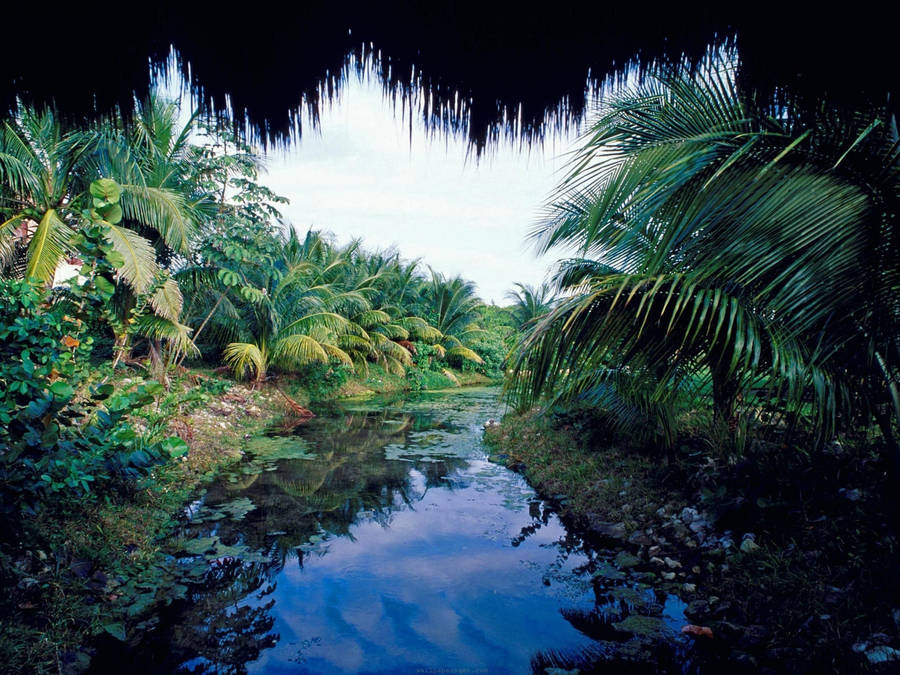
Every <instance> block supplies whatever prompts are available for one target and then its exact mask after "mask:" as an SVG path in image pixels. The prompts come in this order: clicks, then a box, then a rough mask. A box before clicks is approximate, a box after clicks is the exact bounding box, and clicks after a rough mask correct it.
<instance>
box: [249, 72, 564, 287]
mask: <svg viewBox="0 0 900 675" xmlns="http://www.w3.org/2000/svg"><path fill="white" fill-rule="evenodd" d="M572 140H574V136H571V137H568V138H557V139H548V140H547V142H546V145H545V147H544V148H538V147H534V148H532V149H531V150H528V149H523V150H516V149H514V148H512V147H509V146H508V145H502V146H501V147H500V148H498V149H497V150H496V151H492V152H490V153H489V154H488V155H487V156H485V157H483V158H482V159H481V160H480V162H477V163H476V162H475V160H474V155H473V156H471V157H468V158H467V152H466V144H465V141H464V140H463V139H461V138H460V139H452V138H451V139H449V140H448V139H446V138H444V137H442V136H440V135H435V136H434V137H433V138H429V137H428V135H427V134H426V133H425V131H424V129H423V127H422V124H421V122H420V121H418V120H416V122H414V124H413V130H412V138H410V130H409V124H408V119H407V120H406V121H404V120H403V119H401V113H400V111H399V110H398V111H397V112H396V113H395V111H394V109H393V106H392V104H391V103H390V101H389V100H386V99H384V98H383V97H382V93H381V88H380V85H378V84H377V83H374V82H365V83H361V82H359V81H358V80H357V79H356V78H355V77H351V78H349V80H348V81H347V82H346V83H345V88H344V90H343V93H342V96H341V99H340V100H339V101H336V102H335V103H334V104H333V105H332V106H331V107H330V108H328V107H326V108H325V110H323V111H322V116H321V126H320V127H319V129H318V130H316V131H314V130H312V129H311V128H310V127H309V126H305V128H304V134H303V137H302V139H301V140H300V141H299V142H298V143H297V144H296V145H295V146H293V147H292V148H290V149H289V150H288V151H287V152H286V153H285V152H282V151H275V152H273V153H272V154H270V155H269V157H268V160H267V166H268V173H267V175H265V176H263V177H262V178H261V182H262V183H264V184H265V185H268V186H269V187H271V188H272V189H273V190H275V192H276V193H278V194H281V195H283V196H285V197H287V198H289V199H290V202H291V203H290V205H288V206H285V207H284V208H283V209H282V211H283V213H284V215H285V217H286V218H287V220H289V221H290V222H291V223H293V225H294V226H295V227H296V228H297V229H298V230H301V231H305V230H306V229H307V228H309V227H312V228H313V229H319V230H323V231H325V232H332V233H333V234H334V235H335V237H336V239H337V241H338V243H340V244H343V243H346V242H347V241H349V240H350V239H351V238H353V237H362V238H363V243H364V246H365V247H366V248H367V249H370V250H372V249H380V248H387V247H390V246H395V247H396V248H397V249H398V250H399V251H400V253H401V255H402V256H403V257H404V258H407V259H414V258H422V262H423V263H424V264H428V265H431V266H432V267H434V269H435V270H437V271H439V272H442V273H444V274H448V275H455V274H460V275H462V276H463V277H464V278H467V279H471V280H472V281H474V282H476V284H477V285H478V292H479V295H480V296H481V298H482V299H483V300H484V301H485V302H491V301H493V302H495V303H497V304H501V305H502V304H506V302H507V301H506V300H505V299H504V296H505V294H506V292H507V291H509V290H510V289H511V288H512V286H513V284H514V283H515V282H517V281H518V282H523V283H531V284H537V283H540V282H541V281H542V280H543V279H544V277H545V275H546V272H547V269H548V267H549V265H550V264H551V263H552V262H553V259H554V258H555V257H556V256H554V255H553V254H552V253H551V255H550V257H549V258H546V257H545V258H542V259H538V258H536V257H535V255H534V253H533V249H532V247H531V246H530V244H528V243H527V242H526V234H527V233H528V231H529V230H530V229H531V228H532V227H533V226H534V225H535V223H536V222H537V220H538V218H539V216H540V208H541V206H542V204H543V203H544V201H545V199H546V197H547V195H548V194H549V193H550V192H551V190H552V189H553V188H554V187H555V184H556V181H557V180H558V179H559V178H560V171H561V169H562V168H563V167H564V161H563V158H562V155H563V154H564V153H565V152H566V150H567V149H568V148H569V146H570V143H571V141H572Z"/></svg>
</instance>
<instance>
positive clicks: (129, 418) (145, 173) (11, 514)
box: [0, 96, 507, 649]
mask: <svg viewBox="0 0 900 675" xmlns="http://www.w3.org/2000/svg"><path fill="white" fill-rule="evenodd" d="M262 168H263V164H262V158H261V156H260V155H259V154H258V153H257V152H256V151H254V150H253V149H252V148H251V147H249V146H248V145H246V144H245V143H243V142H242V141H241V140H240V138H239V137H238V136H237V135H236V134H235V133H234V131H233V130H232V129H231V128H230V127H228V126H227V125H221V124H214V123H211V122H208V121H203V120H200V119H198V118H197V117H196V116H195V117H190V118H187V119H186V120H185V119H184V118H183V116H182V112H181V110H180V109H179V108H178V106H177V105H175V104H174V103H172V102H169V101H166V100H163V99H162V98H159V97H156V96H152V97H150V98H149V99H148V100H146V101H144V102H142V103H140V104H138V105H137V106H136V109H135V111H134V112H133V114H132V115H131V116H130V117H129V118H128V119H127V120H126V119H124V118H114V119H108V120H106V121H103V122H98V123H93V124H91V125H81V126H77V125H72V124H71V123H69V122H66V121H64V120H63V119H62V118H61V117H60V116H58V115H57V114H56V113H55V112H54V111H53V110H51V109H49V108H48V109H41V110H35V109H32V108H29V107H27V106H21V107H20V108H19V110H18V112H17V113H16V114H15V115H13V116H11V117H10V118H8V119H7V120H5V121H4V122H3V126H2V129H0V299H2V308H0V310H2V315H0V342H2V347H0V355H2V357H3V366H2V368H0V402H2V403H0V427H2V430H0V444H2V450H0V504H2V508H0V521H2V522H0V577H2V579H3V583H4V585H7V584H8V585H10V586H12V587H18V588H20V589H24V588H25V586H23V584H26V583H27V584H31V583H32V581H29V580H30V579H31V578H32V577H31V576H29V574H30V573H31V572H29V569H28V565H25V563H23V560H26V559H27V560H34V559H36V558H35V557H34V556H35V555H37V554H36V553H35V551H41V552H42V553H41V555H45V554H44V553H43V551H45V550H47V549H51V548H53V546H54V544H53V543H52V542H54V541H56V539H57V538H58V537H59V536H62V533H63V532H64V531H65V530H66V529H67V528H71V527H73V523H84V524H85V526H87V524H89V523H91V522H94V521H95V520H96V518H98V517H101V516H98V515H97V514H98V513H102V512H103V509H110V508H120V507H122V506H125V505H128V504H130V503H133V502H134V500H135V494H137V491H139V490H142V489H145V488H146V489H150V490H151V491H152V490H153V489H157V490H160V489H163V490H168V489H171V486H170V485H168V483H166V482H165V481H166V480H169V481H171V480H173V478H172V477H171V476H170V477H169V478H168V479H164V478H161V477H162V476H165V475H169V474H167V473H166V472H169V473H171V472H170V469H169V467H173V466H177V465H178V464H179V462H182V461H184V460H185V459H186V457H185V455H186V453H187V452H188V444H187V443H186V440H185V439H187V440H191V438H190V437H191V432H190V430H189V429H188V428H186V427H184V424H183V422H182V423H180V424H181V426H179V423H177V420H178V419H179V415H182V414H183V413H184V411H186V410H188V409H189V408H190V406H191V405H196V404H197V401H198V400H199V399H203V400H206V398H208V394H203V393H200V394H199V395H198V394H196V393H194V394H192V393H189V391H188V390H184V389H183V386H182V383H183V381H185V378H186V377H187V378H189V379H191V378H192V381H195V382H198V381H201V379H202V378H201V379H198V378H200V376H197V375H192V374H191V372H190V371H188V370H185V366H186V365H188V366H192V367H201V368H206V369H207V370H208V369H210V368H212V369H216V368H218V369H219V370H220V371H226V372H229V373H230V374H231V375H232V376H233V377H234V378H235V379H237V380H243V381H247V382H248V383H249V384H250V385H251V386H252V387H253V388H254V389H260V388H265V387H267V386H268V383H271V382H275V381H279V380H280V382H279V383H278V384H276V385H275V386H276V387H278V389H279V391H280V392H281V395H282V396H283V397H285V398H286V399H287V401H288V402H289V407H290V409H291V411H292V412H294V413H297V412H301V413H305V409H304V408H303V406H302V405H300V404H299V403H298V402H297V401H296V400H295V398H293V397H298V396H299V397H301V398H303V400H304V402H305V401H306V400H308V399H309V398H310V397H322V396H329V395H333V394H334V392H335V391H336V390H337V389H339V388H340V387H341V386H343V385H344V384H345V383H347V382H348V380H349V379H354V378H355V379H356V380H358V381H360V382H362V383H363V384H364V383H365V381H366V378H367V377H369V376H370V374H371V373H378V374H382V376H384V377H387V376H390V377H391V378H394V381H396V382H398V383H399V384H398V385H397V386H399V387H402V388H404V389H413V390H415V389H422V388H433V387H446V386H458V384H459V380H460V378H463V377H464V376H465V377H466V378H468V379H467V381H468V380H471V379H472V377H480V378H482V379H483V380H484V381H487V379H488V378H498V377H500V373H501V364H502V361H503V358H504V357H505V354H506V351H507V345H505V344H499V343H498V340H499V338H493V337H492V332H491V331H490V330H486V329H484V328H482V327H480V326H479V325H478V324H479V321H480V320H481V319H482V315H481V313H480V312H481V302H480V300H478V298H477V297H476V295H475V288H474V284H472V283H471V282H468V281H466V280H463V279H461V278H459V277H456V278H447V277H445V276H444V275H442V274H440V273H438V272H436V271H433V270H429V269H427V268H423V266H422V265H421V264H420V263H419V262H418V261H412V262H410V261H407V260H405V259H403V258H402V257H401V254H400V253H399V252H397V251H393V250H388V251H370V250H367V249H366V248H365V247H364V246H363V243H362V242H361V241H352V242H350V243H348V244H343V245H339V244H338V243H337V242H335V241H333V240H332V239H330V238H329V237H327V236H325V235H323V234H322V233H320V232H316V231H309V232H306V233H305V234H300V233H298V232H297V231H296V230H294V229H293V228H292V227H291V226H290V224H288V223H285V222H284V221H283V220H282V218H281V214H280V212H279V210H278V208H279V205H281V204H283V203H285V202H286V200H285V199H284V198H282V197H280V196H279V195H277V194H275V193H273V192H272V191H271V190H270V189H268V188H267V187H265V186H264V185H263V184H261V183H260V180H259V179H260V172H261V170H262ZM485 340H487V342H486V341H485ZM463 371H465V373H464V372H463ZM203 382H204V383H207V382H209V383H211V382H214V380H203ZM209 386H213V385H210V384H203V386H201V387H200V390H202V389H203V388H204V387H207V388H208V387H209ZM216 386H217V385H216ZM213 388H215V386H214V387H213ZM194 389H196V387H195V388H194ZM210 391H212V390H210ZM287 391H290V392H291V394H290V395H289V394H288V393H286V392H287ZM198 396H199V399H198V398H197V397H198ZM192 401H193V403H192ZM186 406H187V407H186ZM173 423H174V424H175V425H174V426H171V425H172V424H173ZM173 432H174V433H173ZM161 472H162V473H161ZM158 481H163V482H162V483H160V482H158ZM167 485H168V487H167ZM97 509H99V511H97ZM79 526H81V525H79ZM76 529H77V528H76ZM55 555H57V556H58V557H57V567H59V565H60V564H61V565H63V567H65V565H67V564H69V563H68V562H66V560H68V558H69V557H70V556H71V555H72V554H71V553H63V552H57V554H55ZM37 588H38V587H37V586H34V587H32V586H28V589H30V590H28V593H26V595H28V598H29V599H28V600H27V601H22V599H21V597H19V599H18V600H16V601H17V602H19V604H22V603H23V602H24V603H25V605H28V606H30V605H31V604H32V603H33V602H38V604H39V605H40V606H44V605H45V604H46V603H47V602H49V600H47V593H48V592H49V591H48V590H47V589H44V590H37ZM22 593H25V591H24V590H23V591H22ZM41 598H42V599H41ZM8 610H10V608H7V609H6V610H4V612H5V613H8ZM99 620H101V619H98V618H96V616H95V618H94V619H93V621H94V622H95V623H94V628H96V621H99ZM116 625H117V624H116ZM76 632H77V631H76ZM114 632H115V631H114ZM6 648H8V644H7V643H5V642H4V649H6Z"/></svg>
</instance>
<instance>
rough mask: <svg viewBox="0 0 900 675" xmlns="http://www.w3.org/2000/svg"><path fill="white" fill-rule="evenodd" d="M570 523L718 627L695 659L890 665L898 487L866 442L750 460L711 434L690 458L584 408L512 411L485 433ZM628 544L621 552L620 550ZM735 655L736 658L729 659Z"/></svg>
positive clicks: (751, 667) (897, 624) (752, 666)
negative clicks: (730, 453) (609, 431)
mask: <svg viewBox="0 0 900 675" xmlns="http://www.w3.org/2000/svg"><path fill="white" fill-rule="evenodd" d="M485 437H486V440H487V442H488V444H489V446H490V447H491V448H492V450H493V453H494V458H495V459H497V460H499V461H502V462H504V463H506V464H507V465H508V466H510V467H512V468H514V469H515V470H518V471H520V472H522V473H523V474H524V475H525V476H526V477H527V478H528V479H529V481H530V482H531V483H532V484H533V485H534V486H535V487H536V489H538V490H539V491H540V492H541V493H542V494H543V495H545V496H547V497H549V498H551V499H553V500H554V501H556V502H557V503H558V504H559V506H560V511H561V514H562V516H563V518H565V519H567V520H568V521H569V522H571V523H573V524H575V525H577V526H578V527H579V529H580V530H581V531H582V532H584V533H585V534H586V537H587V538H588V539H591V538H593V539H594V543H595V544H596V545H597V546H599V547H600V548H601V550H606V551H607V552H608V553H609V556H610V559H611V560H616V558H615V556H616V555H620V554H628V555H633V556H634V559H631V558H628V557H627V556H626V558H625V560H632V562H630V563H629V567H628V569H627V570H626V569H624V568H623V570H622V571H623V573H624V572H627V573H628V574H632V573H635V574H636V575H637V576H639V577H640V579H641V581H648V580H650V581H652V583H653V585H654V587H655V588H658V589H660V590H661V591H664V592H666V593H671V594H675V595H677V596H679V597H681V598H682V599H683V600H684V601H685V602H687V603H689V604H688V608H687V611H686V615H687V618H688V622H689V623H691V624H696V625H699V626H702V627H706V628H709V629H710V630H711V632H712V635H713V636H714V637H713V639H707V638H705V637H704V638H697V642H696V644H695V645H694V649H695V651H696V653H697V655H698V656H697V657H698V658H699V659H701V660H705V661H706V662H708V663H712V664H716V665H715V666H714V667H728V668H731V669H737V670H738V672H758V671H760V670H769V671H770V672H810V673H811V672H816V673H818V672H850V671H852V672H860V671H862V672H886V671H888V670H890V669H891V668H893V667H896V661H895V660H894V659H895V657H896V656H898V655H900V654H896V653H895V652H896V650H894V648H893V647H892V646H891V645H892V644H896V642H897V639H898V636H900V611H898V607H900V597H898V586H897V584H896V582H895V579H894V574H895V572H896V570H897V569H898V563H900V559H898V543H897V538H896V535H895V534H894V530H893V528H892V527H891V526H890V523H891V514H892V513H893V508H894V506H892V505H896V495H891V494H888V493H887V492H884V493H882V492H879V491H878V490H876V489H874V488H870V487H869V486H875V485H879V484H882V483H883V481H880V480H879V476H881V475H883V473H884V471H885V467H884V466H883V464H882V462H881V461H880V460H879V457H880V454H879V453H878V452H877V450H878V449H877V448H873V447H871V446H870V445H868V444H867V442H866V440H865V439H856V441H858V442H854V439H845V440H844V442H843V444H841V443H833V444H832V445H831V446H829V449H827V450H826V451H825V452H823V453H819V454H816V455H810V454H809V453H803V452H801V451H799V449H798V448H795V447H790V448H788V447H780V446H779V447H775V446H770V445H766V444H763V443H760V444H758V447H756V448H755V449H754V450H753V451H751V452H749V453H748V455H747V457H746V458H745V460H744V461H742V462H740V463H729V462H725V461H723V460H722V459H721V458H719V457H718V456H716V453H715V452H714V451H713V450H712V444H710V443H708V442H707V441H706V440H705V439H702V438H686V439H682V440H681V442H680V448H681V449H680V452H679V456H678V458H677V461H673V462H671V464H670V463H668V462H667V458H666V457H665V456H661V455H658V454H653V453H649V452H646V451H641V450H640V449H636V448H629V447H627V446H626V445H616V444H614V443H610V442H608V439H604V438H602V434H601V438H598V437H597V434H596V429H591V428H590V425H580V424H579V423H578V422H577V421H576V420H573V418H571V417H564V418H559V417H557V418H554V416H552V415H546V416H540V415H537V414H535V413H528V414H522V415H514V414H510V415H508V416H507V417H506V418H504V421H503V423H502V425H500V426H499V427H494V428H490V429H488V430H486V435H485ZM623 552H624V553H623ZM726 664H727V665H726Z"/></svg>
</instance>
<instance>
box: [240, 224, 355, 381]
mask: <svg viewBox="0 0 900 675" xmlns="http://www.w3.org/2000/svg"><path fill="white" fill-rule="evenodd" d="M281 241H282V250H283V252H284V255H283V257H282V258H281V259H280V260H278V261H277V262H276V265H275V266H273V268H271V269H269V270H266V271H263V272H264V273H265V276H264V278H262V279H261V280H260V282H259V286H257V287H253V286H249V285H248V286H244V287H243V288H242V289H241V293H242V295H243V297H244V300H245V302H244V303H243V306H242V307H241V308H240V310H239V319H238V321H236V322H233V325H232V331H233V333H234V334H235V336H236V337H237V338H238V339H237V340H235V341H232V342H231V343H229V344H228V345H227V346H226V347H225V351H224V357H225V362H226V363H227V364H228V365H229V366H230V367H231V368H232V370H233V371H234V372H235V374H236V375H237V376H238V377H245V376H248V375H249V376H252V377H253V378H254V380H255V381H256V382H260V381H262V380H264V379H265V378H266V374H267V372H268V370H269V368H270V366H273V365H274V366H276V367H279V368H281V369H283V370H288V371H290V370H293V369H296V368H298V367H300V366H303V365H306V364H308V363H312V362H320V363H328V362H329V360H330V359H337V360H339V361H341V362H342V363H346V364H348V365H352V363H353V360H352V358H351V356H350V355H349V354H348V353H347V352H346V351H345V350H344V349H342V348H341V347H339V346H338V341H339V339H340V338H341V337H343V336H345V335H352V334H353V333H354V332H356V333H359V332H361V331H360V330H359V329H358V328H356V327H355V326H354V325H353V324H352V323H351V322H350V321H349V320H348V319H347V318H346V317H344V316H343V315H341V314H340V313H338V312H337V311H334V310H335V308H336V307H337V306H340V305H343V306H345V307H346V306H347V305H350V304H351V303H353V302H356V303H357V306H360V304H361V303H364V298H362V297H360V296H354V295H353V293H352V292H346V291H342V290H341V289H340V288H339V287H337V286H336V285H335V284H334V283H332V282H330V281H329V280H328V279H327V277H328V275H329V274H331V273H333V272H334V270H335V269H337V267H338V266H339V265H341V264H342V261H341V260H340V259H339V258H335V259H332V260H330V261H329V260H323V259H319V260H318V261H312V260H307V259H304V258H303V251H304V250H306V251H307V252H311V251H318V250H319V249H318V247H316V246H305V244H309V243H311V242H310V238H307V240H306V242H301V241H300V240H299V238H298V237H297V235H296V233H295V231H294V230H293V229H290V230H289V231H288V232H287V233H286V234H284V235H282V238H281ZM322 264H324V267H322V266H320V265H322ZM363 334H364V333H363Z"/></svg>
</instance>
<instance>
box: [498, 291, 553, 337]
mask: <svg viewBox="0 0 900 675" xmlns="http://www.w3.org/2000/svg"><path fill="white" fill-rule="evenodd" d="M516 288H518V290H513V291H510V292H509V293H507V294H506V297H507V298H509V299H510V300H512V301H513V305H512V308H511V309H512V315H513V318H514V319H515V321H516V324H517V325H518V327H519V329H522V328H523V327H524V326H526V325H530V324H532V323H534V322H535V321H536V320H537V319H539V318H540V317H542V316H544V315H545V314H546V313H547V312H549V311H550V310H551V309H552V308H553V302H554V297H553V289H552V288H551V287H550V284H546V283H544V284H541V285H540V286H532V285H531V284H520V283H517V284H516Z"/></svg>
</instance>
